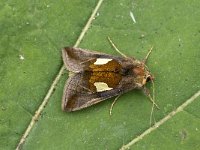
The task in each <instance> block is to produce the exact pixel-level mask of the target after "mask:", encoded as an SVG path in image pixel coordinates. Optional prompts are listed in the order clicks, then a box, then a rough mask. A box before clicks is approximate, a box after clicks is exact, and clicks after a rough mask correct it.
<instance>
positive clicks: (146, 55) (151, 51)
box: [143, 46, 153, 64]
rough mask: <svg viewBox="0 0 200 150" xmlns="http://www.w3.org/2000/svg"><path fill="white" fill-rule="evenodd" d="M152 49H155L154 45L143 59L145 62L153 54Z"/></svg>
mask: <svg viewBox="0 0 200 150" xmlns="http://www.w3.org/2000/svg"><path fill="white" fill-rule="evenodd" d="M152 50H153V46H152V47H151V48H150V50H149V51H148V53H147V55H146V57H145V58H144V60H143V63H144V64H145V63H146V61H147V59H148V57H149V55H150V54H151V52H152Z"/></svg>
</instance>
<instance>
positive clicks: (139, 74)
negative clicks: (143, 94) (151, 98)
mask: <svg viewBox="0 0 200 150" xmlns="http://www.w3.org/2000/svg"><path fill="white" fill-rule="evenodd" d="M132 71H133V75H134V77H135V81H134V82H135V83H136V84H137V85H138V87H143V86H144V85H145V84H146V82H148V81H149V80H152V79H153V77H152V75H151V74H150V72H149V71H148V70H147V68H146V67H145V65H139V66H135V67H133V69H132Z"/></svg>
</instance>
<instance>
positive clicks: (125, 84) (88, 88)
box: [62, 47, 153, 112]
mask: <svg viewBox="0 0 200 150" xmlns="http://www.w3.org/2000/svg"><path fill="white" fill-rule="evenodd" d="M149 53H150V52H149ZM149 53H148V55H149ZM148 55H147V57H148ZM62 57H63V61H64V65H65V67H66V68H67V70H69V71H70V72H72V74H71V75H70V76H69V78H68V80H67V83H66V85H65V88H64V93H63V98H62V110H63V111H68V112H70V111H76V110H80V109H83V108H86V107H89V106H91V105H94V104H96V103H99V102H101V101H104V100H106V99H108V98H111V97H114V96H118V95H121V94H123V93H126V92H128V91H131V90H133V89H142V90H144V91H148V89H146V87H145V85H146V83H147V82H148V81H151V80H153V77H152V75H151V73H150V72H149V71H148V69H147V67H146V65H145V62H146V59H147V57H146V58H145V59H144V61H139V60H137V59H135V58H131V57H120V56H112V55H108V54H104V53H100V52H95V51H89V50H85V49H81V48H73V47H65V48H63V50H62ZM145 93H147V95H149V93H148V92H145Z"/></svg>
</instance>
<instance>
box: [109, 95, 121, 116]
mask: <svg viewBox="0 0 200 150" xmlns="http://www.w3.org/2000/svg"><path fill="white" fill-rule="evenodd" d="M119 97H120V95H118V96H117V97H115V99H114V101H113V102H112V104H111V106H110V116H111V115H112V109H113V106H114V104H115V103H116V101H117V100H118V98H119Z"/></svg>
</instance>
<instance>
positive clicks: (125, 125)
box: [0, 0, 200, 150]
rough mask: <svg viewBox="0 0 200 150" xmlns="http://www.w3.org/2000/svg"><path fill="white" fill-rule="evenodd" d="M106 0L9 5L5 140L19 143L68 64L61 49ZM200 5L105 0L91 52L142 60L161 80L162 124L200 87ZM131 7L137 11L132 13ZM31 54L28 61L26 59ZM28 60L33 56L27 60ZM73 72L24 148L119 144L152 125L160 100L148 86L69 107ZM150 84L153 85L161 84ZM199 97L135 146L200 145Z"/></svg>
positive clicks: (9, 145) (3, 71)
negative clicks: (64, 103)
mask: <svg viewBox="0 0 200 150" xmlns="http://www.w3.org/2000/svg"><path fill="white" fill-rule="evenodd" d="M96 4H97V1H92V2H89V1H85V0H84V1H73V0H71V1H67V2H64V1H63V2H53V1H45V2H40V1H27V2H23V1H17V2H15V1H9V2H7V1H6V2H5V5H3V3H2V4H1V6H0V7H1V9H0V27H1V37H0V38H1V39H0V40H1V43H2V44H0V49H1V51H0V57H1V59H0V63H1V68H0V76H1V79H0V85H1V86H2V88H1V91H0V107H1V108H0V136H1V138H0V146H1V147H3V148H4V149H13V148H15V147H16V145H17V144H18V143H19V140H20V138H21V137H22V135H23V133H24V131H25V130H26V128H27V127H28V125H29V123H30V120H31V118H32V116H33V115H34V112H35V111H36V110H37V109H38V107H39V105H40V104H41V103H42V101H43V98H44V97H45V95H46V94H47V91H48V89H49V87H50V86H51V84H52V82H53V80H54V78H55V76H56V74H57V73H58V72H59V69H60V68H61V66H62V60H61V54H60V49H61V48H62V47H64V46H72V45H73V44H74V43H75V42H76V39H77V38H78V37H79V34H80V32H81V30H82V29H83V27H84V25H85V24H86V22H87V19H88V18H89V16H90V15H91V13H92V10H93V9H94V8H95V6H96ZM199 5H200V2H199V1H197V0H192V1H187V0H177V1H174V0H168V1H167V0H166V1H159V0H151V1H140V0H135V1H131V0H120V1H114V0H104V2H103V3H102V5H101V7H100V10H98V13H97V15H96V17H95V19H94V20H93V22H92V26H91V27H90V28H89V30H88V31H87V34H86V35H85V36H84V38H83V41H82V42H81V44H80V46H79V47H81V48H86V49H91V50H96V51H99V52H105V53H109V54H113V55H119V54H118V53H117V52H116V51H115V50H113V48H112V47H111V45H110V44H109V42H108V40H107V36H110V37H111V39H112V40H113V42H114V43H115V44H116V45H117V47H118V48H119V49H120V50H121V51H122V52H123V53H124V54H126V55H127V56H133V57H135V58H137V59H139V60H142V59H143V58H144V57H145V55H146V54H147V52H148V50H149V49H150V48H151V46H153V47H154V48H153V52H152V54H151V56H150V57H149V59H148V63H147V66H148V67H149V69H150V70H151V72H152V74H154V76H155V92H156V94H155V96H156V101H157V103H158V105H159V106H160V108H161V109H160V110H154V116H155V119H156V121H157V122H159V121H160V120H161V119H162V118H165V117H166V116H168V114H169V113H170V112H172V111H173V110H175V109H176V108H177V107H179V106H181V105H182V104H183V103H184V102H187V100H188V98H190V97H191V96H192V95H193V94H195V93H196V92H197V91H199V90H200V81H199V74H200V65H199V64H200V59H199V58H200V53H199V49H200V43H199V39H200V28H199V27H200V21H199V14H200V9H199ZM130 12H132V14H133V15H134V17H135V21H136V22H134V20H133V19H132V18H131V16H130ZM20 58H21V59H20ZM23 58H24V59H23ZM67 78H68V72H65V74H64V75H63V76H62V77H61V79H60V80H59V83H58V85H57V86H56V89H55V91H54V92H53V94H52V95H51V97H50V99H49V103H48V104H47V106H46V107H45V108H44V110H43V111H42V115H41V116H40V117H39V120H38V121H37V122H36V123H35V124H34V126H33V128H32V130H31V132H30V133H29V135H28V138H27V139H26V140H25V143H24V145H23V147H22V149H26V150H27V149H28V150H31V149H70V150H71V149H109V150H110V149H119V148H121V147H122V146H123V145H126V144H127V143H129V142H130V141H131V140H133V139H136V138H137V136H139V135H141V134H142V133H143V132H145V131H146V130H148V129H150V126H149V121H150V120H149V118H150V113H151V107H152V104H151V103H150V102H149V101H148V98H147V97H146V96H145V95H144V94H143V93H142V92H141V91H131V92H129V93H126V94H124V95H122V96H121V97H120V98H119V99H118V101H117V102H116V104H115V105H114V108H113V111H112V116H109V109H110V106H111V104H112V102H113V99H109V100H107V101H104V102H102V103H100V104H97V105H95V106H92V107H89V108H86V109H84V110H81V111H77V112H73V113H65V112H62V111H61V99H62V93H63V87H64V84H65V81H66V80H67ZM148 87H150V88H151V87H152V85H151V84H149V85H148ZM199 100H200V99H199V98H196V99H195V100H194V101H193V102H192V103H191V104H190V105H188V106H187V107H186V108H185V109H184V111H181V112H179V113H176V114H175V115H174V116H171V117H170V119H169V120H168V121H165V122H164V123H163V124H162V125H161V126H159V127H158V128H156V129H155V130H154V131H152V132H151V133H150V134H148V135H147V136H145V137H144V138H143V139H141V140H139V141H138V142H137V143H135V144H133V145H131V147H130V148H131V149H189V148H190V149H198V147H199V146H200V144H199V132H200V120H199V118H200V116H199V114H200V113H199V110H200V105H199Z"/></svg>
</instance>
